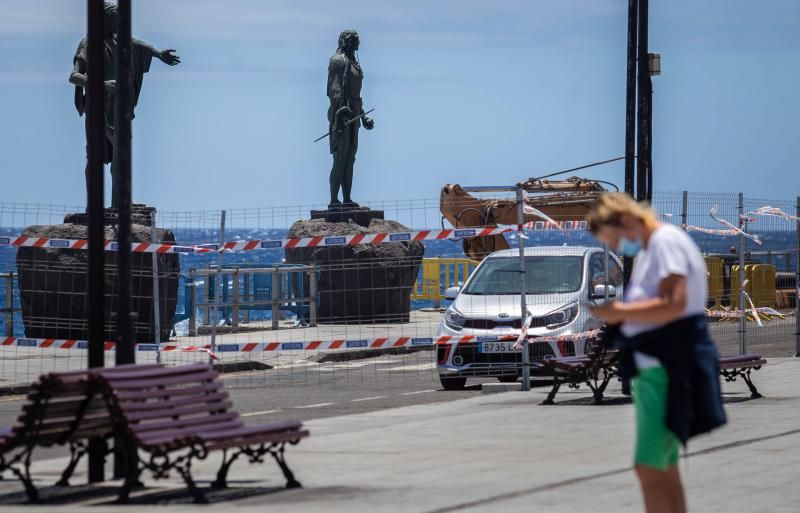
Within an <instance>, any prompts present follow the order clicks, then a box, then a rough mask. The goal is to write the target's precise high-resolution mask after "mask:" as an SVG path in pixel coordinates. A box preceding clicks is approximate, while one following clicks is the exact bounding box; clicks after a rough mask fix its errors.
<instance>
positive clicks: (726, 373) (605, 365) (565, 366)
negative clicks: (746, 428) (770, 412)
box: [542, 347, 767, 404]
mask: <svg viewBox="0 0 800 513" xmlns="http://www.w3.org/2000/svg"><path fill="white" fill-rule="evenodd" d="M617 357H618V354H617V352H616V350H613V349H612V350H608V351H605V352H604V351H603V350H601V349H599V348H597V347H593V348H592V350H591V352H590V353H589V354H587V355H585V356H569V357H565V358H550V359H547V360H544V361H543V362H542V369H543V370H544V371H545V372H546V373H549V374H552V375H553V387H552V389H551V390H550V393H549V394H548V395H547V399H545V400H544V402H542V404H554V399H555V397H556V394H557V393H558V391H559V389H560V388H561V385H563V384H567V385H569V386H570V387H571V388H578V387H579V386H580V385H582V384H584V383H585V384H587V385H588V386H589V388H590V389H591V390H592V394H593V395H594V402H595V404H600V403H602V401H603V393H604V392H605V389H606V387H607V386H608V383H609V381H610V380H611V378H613V377H615V376H616V375H617V369H616V365H617ZM766 363H767V360H766V359H764V358H762V357H761V355H757V354H743V355H737V356H721V357H720V359H719V373H720V376H722V377H723V378H724V379H725V381H727V382H729V383H730V382H734V381H736V380H737V378H742V379H743V380H744V382H745V383H746V384H747V387H748V388H749V389H750V394H751V395H750V397H752V398H753V399H757V398H759V397H762V396H761V394H760V393H759V392H758V390H757V389H756V386H755V385H754V384H753V380H752V378H751V377H750V373H751V372H752V371H757V370H759V369H760V368H761V366H762V365H766Z"/></svg>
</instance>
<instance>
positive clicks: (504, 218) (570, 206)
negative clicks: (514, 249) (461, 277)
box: [439, 176, 610, 261]
mask: <svg viewBox="0 0 800 513" xmlns="http://www.w3.org/2000/svg"><path fill="white" fill-rule="evenodd" d="M604 184H606V182H601V181H598V180H589V179H586V178H579V177H577V176H574V177H571V178H568V179H566V180H546V179H540V178H531V179H529V180H527V181H525V182H522V183H520V184H519V185H518V187H519V188H521V189H522V190H523V191H524V192H525V207H527V208H525V209H524V212H525V213H524V221H523V222H524V223H529V222H536V221H546V222H548V221H551V220H552V221H556V222H559V221H578V220H583V219H584V217H585V216H586V213H587V212H588V210H589V208H590V207H591V206H592V204H593V203H594V202H595V200H596V199H597V198H598V197H599V196H600V194H602V193H603V192H605V191H606V188H605V187H604ZM606 185H610V184H606ZM439 208H440V210H441V212H442V217H443V219H446V220H447V221H448V222H449V223H450V224H451V225H453V227H455V228H467V227H476V226H494V225H518V224H519V219H518V213H517V212H518V211H517V202H516V200H515V199H513V198H500V199H480V198H476V197H474V196H472V195H471V194H470V193H469V192H467V191H466V190H464V188H463V187H462V186H460V185H458V184H447V185H445V186H444V187H443V188H442V192H441V195H440V200H439ZM542 214H544V216H546V217H544V216H542ZM548 217H549V218H550V219H547V218H548ZM463 244H464V254H465V255H466V256H467V257H468V258H472V259H474V260H478V261H480V260H482V259H483V258H484V257H485V256H486V255H489V254H490V253H493V252H495V251H499V250H501V249H508V248H509V245H508V242H507V241H506V239H505V237H503V235H495V236H491V237H476V238H471V239H464V241H463Z"/></svg>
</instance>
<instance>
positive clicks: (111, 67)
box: [69, 2, 181, 207]
mask: <svg viewBox="0 0 800 513" xmlns="http://www.w3.org/2000/svg"><path fill="white" fill-rule="evenodd" d="M104 21H105V50H104V55H105V57H104V59H105V61H104V62H105V77H103V79H104V81H105V89H106V90H105V98H104V106H105V122H106V123H105V124H106V143H105V148H104V153H103V155H104V156H103V162H104V163H105V164H111V183H112V193H111V198H112V206H113V207H116V206H117V205H116V201H117V185H118V184H117V181H116V179H115V176H114V165H113V161H114V146H115V139H114V126H115V120H116V112H115V91H116V77H117V6H116V5H114V4H111V3H108V2H106V4H105V19H104ZM87 44H88V43H87V40H86V38H84V39H83V40H81V42H80V45H78V50H77V51H76V52H75V58H74V59H73V67H72V74H71V75H70V77H69V81H70V83H71V84H73V85H74V86H75V108H76V109H77V110H78V114H79V115H81V116H83V114H84V112H85V111H86V92H85V89H86V83H87V75H86V69H87V66H86V61H87ZM153 57H155V58H156V59H158V60H160V61H161V62H163V63H164V64H167V65H169V66H175V65H177V64H179V63H180V62H181V60H180V58H179V57H178V56H177V55H175V50H172V49H170V50H163V51H161V50H157V49H156V48H155V47H153V46H152V45H150V44H149V43H146V42H144V41H140V40H138V39H134V40H133V55H132V59H131V61H132V64H133V107H134V108H135V107H136V103H137V102H138V100H139V93H140V92H141V90H142V81H143V80H144V74H145V73H147V72H148V71H150V63H151V61H152V59H153ZM86 174H87V176H86V187H87V197H88V187H89V176H88V167H87V172H86Z"/></svg>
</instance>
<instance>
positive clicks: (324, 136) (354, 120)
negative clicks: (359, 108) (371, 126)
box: [314, 109, 375, 142]
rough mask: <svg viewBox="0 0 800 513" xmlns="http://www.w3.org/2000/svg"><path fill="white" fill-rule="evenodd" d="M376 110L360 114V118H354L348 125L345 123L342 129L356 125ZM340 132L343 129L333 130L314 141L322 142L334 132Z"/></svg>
mask: <svg viewBox="0 0 800 513" xmlns="http://www.w3.org/2000/svg"><path fill="white" fill-rule="evenodd" d="M374 110H375V109H369V110H368V111H367V112H362V113H361V114H359V115H358V116H356V117H354V118H353V119H351V120H350V121H348V122H347V123H345V124H344V127H342V128H347V127H348V126H350V125H352V124H353V123H355V122H356V121H358V120H359V119H361V118H363V117H364V116H366V115H367V114H369V113H370V112H372V111H374ZM339 130H341V129H334V130H331V131H330V132H328V133H327V134H324V135H321V136H319V137H317V138H316V139H314V142H317V141H321V140H323V139H325V138H326V137H329V136H330V135H331V134H332V133H333V132H337V131H339Z"/></svg>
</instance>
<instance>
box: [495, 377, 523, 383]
mask: <svg viewBox="0 0 800 513" xmlns="http://www.w3.org/2000/svg"><path fill="white" fill-rule="evenodd" d="M517 380H519V376H497V381H499V382H500V383H516V382H517Z"/></svg>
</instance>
